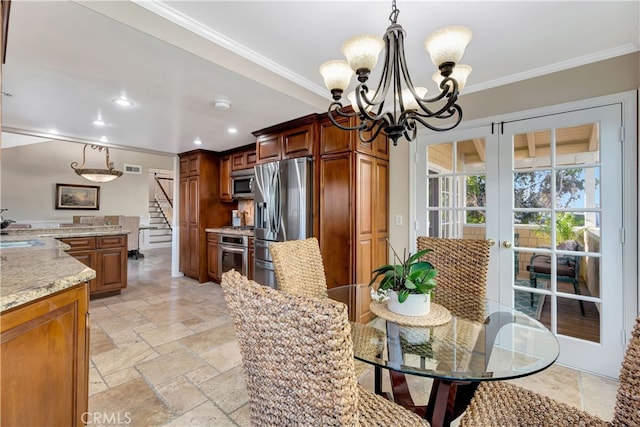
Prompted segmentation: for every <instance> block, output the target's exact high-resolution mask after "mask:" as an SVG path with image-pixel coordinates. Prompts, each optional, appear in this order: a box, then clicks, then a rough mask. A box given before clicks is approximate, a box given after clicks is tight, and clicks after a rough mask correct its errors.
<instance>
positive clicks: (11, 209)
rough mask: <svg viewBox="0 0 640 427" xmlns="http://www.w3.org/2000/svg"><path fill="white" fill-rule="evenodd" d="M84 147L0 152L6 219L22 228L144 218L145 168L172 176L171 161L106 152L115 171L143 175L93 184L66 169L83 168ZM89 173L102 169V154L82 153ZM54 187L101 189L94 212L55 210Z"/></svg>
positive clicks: (54, 145) (44, 145) (0, 198)
mask: <svg viewBox="0 0 640 427" xmlns="http://www.w3.org/2000/svg"><path fill="white" fill-rule="evenodd" d="M82 148H83V144H78V143H73V142H64V141H46V142H41V143H37V144H31V145H23V146H18V147H11V148H3V149H2V151H1V155H2V163H1V164H0V206H1V207H2V208H3V209H8V211H7V212H4V218H5V219H7V218H8V219H13V220H15V221H17V222H21V223H33V224H34V225H36V224H39V223H40V224H49V223H61V222H71V221H72V216H73V215H83V214H86V215H139V216H140V217H141V219H143V220H144V219H147V218H148V216H149V212H148V211H149V206H148V201H149V196H148V187H149V168H156V169H170V170H173V158H174V157H175V156H171V155H167V156H162V155H156V154H146V153H140V152H135V151H127V150H120V149H115V148H110V149H109V154H110V158H111V161H112V162H114V164H115V167H116V169H118V170H122V169H123V164H124V163H127V164H133V165H141V166H142V175H133V174H124V175H122V176H121V177H120V178H117V179H116V180H115V181H112V182H107V183H92V182H90V181H87V180H85V179H84V178H81V177H80V176H78V175H76V173H75V172H74V171H73V169H71V162H74V161H75V162H78V163H82ZM85 167H88V168H104V167H105V155H104V152H101V153H100V152H98V151H97V150H92V149H90V148H88V147H87V151H86V164H85ZM56 183H60V184H81V185H99V186H100V209H99V210H67V209H65V210H56V209H55V190H56Z"/></svg>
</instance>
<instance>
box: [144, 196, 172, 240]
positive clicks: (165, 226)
mask: <svg viewBox="0 0 640 427" xmlns="http://www.w3.org/2000/svg"><path fill="white" fill-rule="evenodd" d="M149 218H150V220H149V225H150V226H152V227H158V229H157V230H145V232H146V233H148V239H147V240H146V241H145V242H144V243H145V245H144V246H145V247H147V248H166V247H170V246H171V226H170V225H169V223H168V222H167V219H166V218H165V216H164V214H163V212H162V208H161V207H160V203H159V202H158V201H157V200H152V201H149Z"/></svg>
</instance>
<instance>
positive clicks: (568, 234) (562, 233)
mask: <svg viewBox="0 0 640 427" xmlns="http://www.w3.org/2000/svg"><path fill="white" fill-rule="evenodd" d="M584 230H585V227H584V218H581V217H579V216H577V215H573V214H571V213H568V212H558V213H557V214H556V241H557V243H558V244H560V243H562V242H566V241H569V240H575V241H577V242H582V241H583V239H584ZM537 234H538V235H539V236H542V237H551V221H549V220H548V219H547V220H546V221H545V222H544V223H543V224H541V225H540V226H539V228H538V230H537Z"/></svg>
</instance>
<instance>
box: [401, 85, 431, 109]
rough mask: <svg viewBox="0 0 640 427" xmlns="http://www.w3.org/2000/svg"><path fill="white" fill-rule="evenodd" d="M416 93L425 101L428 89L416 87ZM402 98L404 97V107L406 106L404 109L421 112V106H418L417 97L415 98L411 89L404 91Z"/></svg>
mask: <svg viewBox="0 0 640 427" xmlns="http://www.w3.org/2000/svg"><path fill="white" fill-rule="evenodd" d="M413 89H414V90H415V92H416V94H417V95H418V96H419V97H420V98H422V99H424V97H425V95H426V94H427V88H426V87H420V86H418V87H415V88H413ZM400 96H402V105H404V109H405V110H419V109H420V106H419V105H418V101H416V98H415V96H413V93H411V90H409V89H404V90H403V91H402V92H401V94H400Z"/></svg>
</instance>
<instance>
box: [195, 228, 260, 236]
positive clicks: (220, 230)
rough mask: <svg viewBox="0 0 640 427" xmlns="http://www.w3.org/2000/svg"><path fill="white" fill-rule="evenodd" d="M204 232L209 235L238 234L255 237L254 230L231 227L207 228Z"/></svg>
mask: <svg viewBox="0 0 640 427" xmlns="http://www.w3.org/2000/svg"><path fill="white" fill-rule="evenodd" d="M204 231H206V232H207V233H223V234H237V235H239V236H249V237H253V229H252V228H250V229H248V228H244V229H243V228H230V227H222V228H205V229H204Z"/></svg>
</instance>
